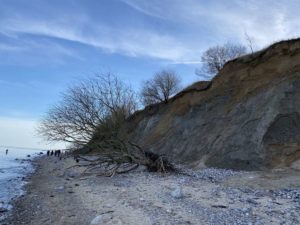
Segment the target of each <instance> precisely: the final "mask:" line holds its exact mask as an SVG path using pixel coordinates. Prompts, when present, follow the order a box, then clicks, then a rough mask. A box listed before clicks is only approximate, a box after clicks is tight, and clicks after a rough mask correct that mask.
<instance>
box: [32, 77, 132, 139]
mask: <svg viewBox="0 0 300 225" xmlns="http://www.w3.org/2000/svg"><path fill="white" fill-rule="evenodd" d="M136 102H137V101H136V98H135V93H134V92H133V90H132V89H131V88H130V87H129V86H127V85H126V84H124V83H123V82H121V81H120V80H119V79H118V78H117V77H116V76H115V75H113V74H111V73H107V74H101V75H97V76H96V77H95V78H90V79H87V80H84V81H82V82H81V83H79V84H77V85H75V86H73V87H71V88H69V89H68V90H67V91H66V92H65V93H63V96H62V100H61V101H60V102H59V103H58V104H57V105H54V106H53V107H52V108H51V109H50V110H49V111H48V113H47V114H46V116H45V117H44V118H43V119H42V121H41V123H40V126H39V128H38V132H39V133H40V134H41V135H42V136H44V137H45V138H46V139H47V140H48V141H64V142H69V143H73V144H74V143H75V144H79V145H85V144H87V143H88V142H89V141H90V140H91V138H92V137H93V136H94V135H95V133H96V131H99V127H101V126H109V127H110V130H106V131H107V132H112V131H113V128H114V126H119V125H117V124H118V123H119V122H120V121H124V120H125V118H126V117H127V116H129V115H131V114H132V113H133V112H134V111H135V110H136V106H137V104H136ZM108 121H109V122H110V123H111V124H110V125H107V123H108Z"/></svg>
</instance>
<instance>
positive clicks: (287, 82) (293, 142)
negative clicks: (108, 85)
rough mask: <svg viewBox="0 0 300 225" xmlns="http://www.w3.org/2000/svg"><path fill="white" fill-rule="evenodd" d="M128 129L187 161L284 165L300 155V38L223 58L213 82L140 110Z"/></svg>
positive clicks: (196, 163)
mask: <svg viewBox="0 0 300 225" xmlns="http://www.w3.org/2000/svg"><path fill="white" fill-rule="evenodd" d="M125 130H126V132H127V134H128V135H129V137H130V139H132V140H133V141H135V142H136V143H138V144H139V145H140V146H142V147H143V148H144V149H145V150H148V151H153V152H156V153H160V154H165V155H167V156H168V157H170V158H171V159H172V160H175V161H178V162H182V163H186V164H189V165H192V166H203V165H205V166H213V167H222V168H233V169H249V170H252V169H264V168H273V167H280V166H289V165H290V164H291V163H292V162H294V161H296V160H299V159H300V39H295V40H290V41H283V42H279V43H276V44H273V45H272V46H270V47H268V48H266V49H264V50H262V51H260V52H257V53H255V54H252V55H247V56H244V57H241V58H238V59H235V60H233V61H230V62H228V63H227V64H226V65H225V66H224V68H223V70H222V71H221V72H220V73H219V74H218V75H217V76H216V77H215V78H214V79H213V80H212V81H211V82H198V83H195V84H193V85H192V86H190V87H188V88H187V89H185V90H183V91H182V92H181V93H179V94H178V95H176V96H175V97H173V98H172V100H171V101H170V103H168V104H163V103H162V104H157V105H152V106H149V107H147V108H145V109H144V110H143V111H140V112H137V113H136V114H134V115H133V116H132V117H131V118H129V120H128V122H127V124H126V126H125Z"/></svg>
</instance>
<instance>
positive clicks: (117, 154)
mask: <svg viewBox="0 0 300 225" xmlns="http://www.w3.org/2000/svg"><path fill="white" fill-rule="evenodd" d="M95 148H96V149H95V150H97V152H99V153H98V154H96V155H93V157H92V158H91V157H89V156H83V155H74V159H75V160H76V161H77V162H85V163H84V164H77V165H74V166H73V167H86V168H85V170H84V171H83V174H87V173H92V172H93V171H96V170H98V171H99V169H100V170H101V171H102V172H101V173H97V175H98V176H110V177H111V176H114V175H115V174H121V173H127V172H130V171H132V170H134V169H136V168H138V167H139V166H140V165H143V166H145V167H146V168H147V170H148V171H150V172H162V173H167V172H171V171H174V170H175V169H174V166H173V165H172V164H171V163H170V162H169V161H168V160H167V159H166V157H164V156H161V155H158V154H155V153H152V152H146V151H144V150H143V149H142V148H141V147H140V146H139V145H137V144H135V143H133V142H130V141H123V140H121V139H119V138H112V139H109V140H105V141H103V142H101V143H100V144H98V145H97V146H95Z"/></svg>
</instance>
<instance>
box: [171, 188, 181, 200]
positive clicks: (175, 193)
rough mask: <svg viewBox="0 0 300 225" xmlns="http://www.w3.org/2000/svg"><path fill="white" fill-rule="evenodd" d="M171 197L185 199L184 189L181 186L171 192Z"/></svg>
mask: <svg viewBox="0 0 300 225" xmlns="http://www.w3.org/2000/svg"><path fill="white" fill-rule="evenodd" d="M171 196H172V197H173V198H177V199H178V198H182V197H183V191H182V187H181V186H178V187H176V189H175V190H174V191H172V192H171Z"/></svg>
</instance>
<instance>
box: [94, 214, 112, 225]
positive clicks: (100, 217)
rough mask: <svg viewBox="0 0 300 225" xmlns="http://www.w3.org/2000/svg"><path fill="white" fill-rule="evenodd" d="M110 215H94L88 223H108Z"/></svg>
mask: <svg viewBox="0 0 300 225" xmlns="http://www.w3.org/2000/svg"><path fill="white" fill-rule="evenodd" d="M112 218H113V217H112V215H109V214H102V215H98V216H96V217H95V218H94V219H93V220H92V221H91V223H90V225H102V224H106V223H108V222H109V221H110V220H111V219H112Z"/></svg>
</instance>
